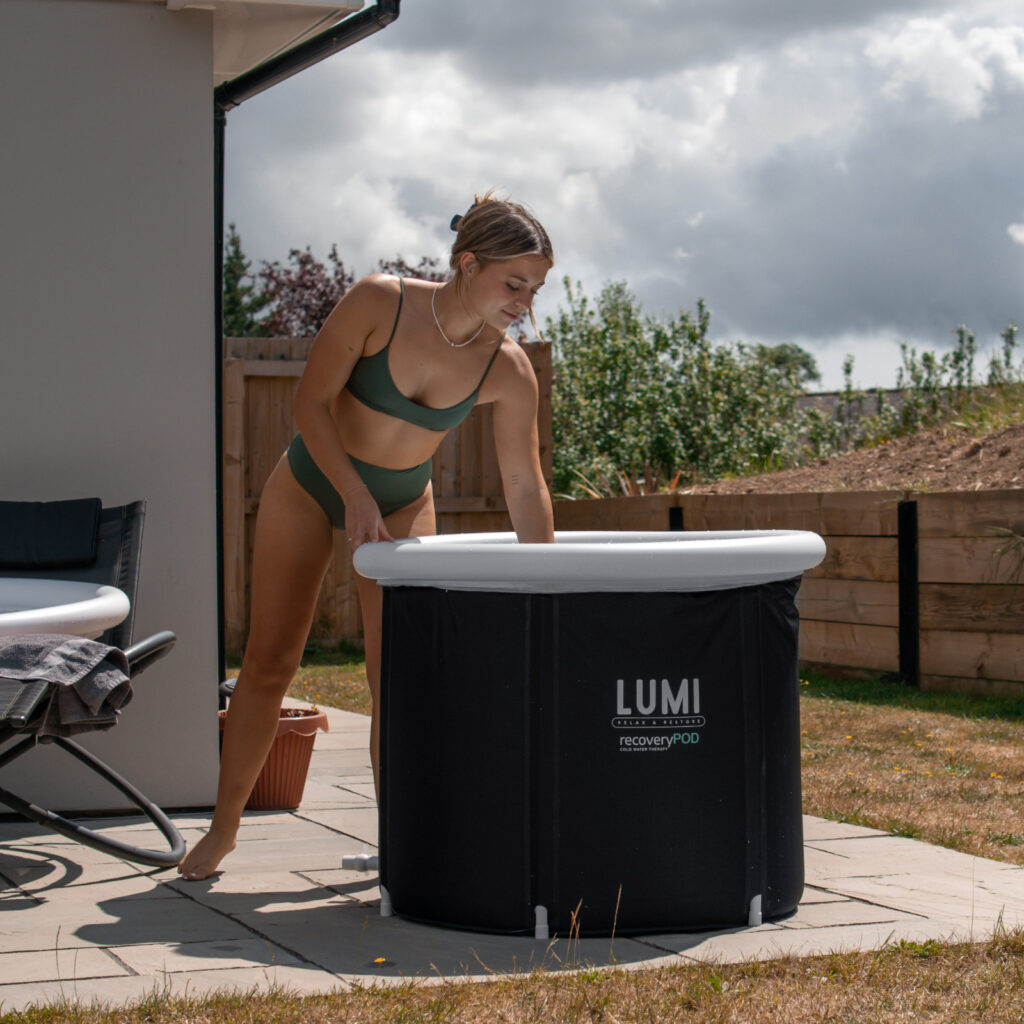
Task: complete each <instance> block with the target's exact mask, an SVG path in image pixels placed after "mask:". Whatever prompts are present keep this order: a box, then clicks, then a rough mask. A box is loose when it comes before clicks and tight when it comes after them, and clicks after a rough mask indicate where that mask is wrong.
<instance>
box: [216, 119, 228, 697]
mask: <svg viewBox="0 0 1024 1024" xmlns="http://www.w3.org/2000/svg"><path fill="white" fill-rule="evenodd" d="M226 127H227V114H225V112H224V111H223V110H222V109H221V108H220V107H218V106H217V105H216V104H214V108H213V258H214V272H213V323H214V327H213V337H214V346H213V347H214V351H215V353H216V354H215V356H214V360H213V382H214V385H213V394H214V402H213V417H214V418H213V423H214V427H213V432H214V445H215V447H214V451H216V453H217V458H216V460H215V462H216V465H215V473H216V477H215V479H216V488H217V682H218V684H219V683H220V681H221V680H222V679H224V677H225V676H226V675H227V657H226V652H225V649H224V628H225V612H224V135H225V129H226ZM224 704H225V701H224V698H223V697H222V698H221V699H220V705H221V707H223V706H224Z"/></svg>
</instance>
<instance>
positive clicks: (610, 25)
mask: <svg viewBox="0 0 1024 1024" xmlns="http://www.w3.org/2000/svg"><path fill="white" fill-rule="evenodd" d="M227 140H228V141H227V183H226V215H227V218H228V220H229V221H233V222H234V223H235V224H236V225H237V227H238V230H239V232H240V234H241V236H242V243H243V247H244V249H245V251H246V254H247V255H248V256H249V257H250V258H251V259H252V260H253V263H254V265H258V263H259V261H260V260H263V259H269V260H277V259H279V260H284V259H285V258H286V256H287V253H288V250H289V249H291V248H304V247H306V246H307V245H308V246H310V247H311V248H312V250H313V252H314V253H315V254H317V255H318V256H319V257H321V258H324V257H326V254H327V252H328V250H329V248H330V246H331V245H332V244H333V243H337V246H338V250H339V252H340V254H341V255H342V258H343V259H344V260H345V262H346V264H348V265H349V266H350V267H351V268H352V269H353V270H354V271H355V272H356V273H357V275H358V274H363V273H366V272H368V271H369V270H370V269H372V267H373V266H374V264H375V263H376V261H377V259H378V258H380V257H390V256H393V255H395V254H402V255H403V256H405V257H406V258H408V259H410V260H412V261H415V260H418V258H419V257H420V256H421V255H430V256H446V254H447V249H448V247H449V246H450V244H451V240H452V237H453V236H452V234H451V232H450V231H449V229H448V222H449V220H450V219H451V216H452V214H453V213H456V212H461V211H463V210H464V209H465V208H466V206H467V205H468V204H469V202H470V200H471V198H472V195H473V193H474V192H481V191H485V190H487V189H488V188H491V187H494V186H497V187H498V188H499V189H501V190H502V191H503V192H504V193H505V194H507V195H510V196H511V197H512V198H514V199H517V200H519V201H521V202H524V203H526V204H527V205H528V206H529V207H530V208H531V209H532V210H533V211H534V212H535V213H536V214H537V215H538V217H539V218H540V219H541V221H542V222H543V223H544V225H545V226H546V227H547V229H548V232H549V234H550V235H551V238H552V242H553V244H554V247H555V254H556V259H557V265H556V267H555V269H554V271H553V272H552V273H551V275H549V283H548V285H547V286H546V288H545V290H544V292H543V293H542V298H541V300H540V301H539V303H538V313H539V314H540V318H541V320H542V322H543V317H544V316H545V315H550V314H553V313H554V312H555V310H556V309H557V307H558V305H559V304H560V303H561V302H562V301H563V292H562V286H561V278H562V277H563V276H568V277H570V278H571V279H572V280H574V281H576V280H578V281H580V282H582V284H583V286H584V288H585V289H587V290H588V291H590V292H591V293H596V291H597V290H598V289H599V288H600V286H601V285H602V284H603V283H604V282H605V281H608V280H625V281H627V282H628V283H629V285H630V286H631V287H632V288H633V290H634V291H635V292H636V294H637V295H638V297H639V298H640V300H641V302H642V303H643V306H644V308H645V310H647V311H648V312H651V313H662V312H674V311H676V310H679V309H692V308H693V307H694V305H695V304H696V301H697V299H698V297H703V298H704V299H705V301H706V302H707V304H708V307H709V308H710V310H711V326H712V333H713V335H714V336H715V338H716V339H718V340H721V341H733V340H738V339H742V340H745V341H748V342H755V341H757V342H764V343H769V344H776V343H779V342H788V341H793V342H797V343H798V344H801V345H804V346H805V347H807V348H809V349H810V350H811V351H812V352H813V353H814V354H815V356H816V358H817V359H818V362H819V366H820V367H821V369H822V371H823V374H824V384H825V386H827V387H834V386H838V384H839V383H840V382H841V370H840V367H841V364H842V360H843V357H844V356H845V355H846V354H847V353H851V354H853V355H854V356H855V360H856V361H855V371H854V377H855V380H856V381H857V382H859V383H860V384H861V385H863V386H866V387H867V386H874V385H876V384H882V385H885V384H890V383H892V382H893V381H894V378H895V367H896V365H897V363H898V361H899V342H900V341H901V340H905V341H907V342H909V343H910V344H912V345H916V346H918V347H924V348H933V349H944V348H948V347H949V345H950V344H951V341H952V334H951V332H952V330H953V329H954V328H955V327H956V325H957V324H960V323H967V324H968V325H969V326H970V327H971V328H972V329H973V330H974V331H975V332H976V334H977V336H978V339H979V343H980V345H981V346H982V348H983V349H984V348H987V347H994V346H995V345H996V344H997V342H998V333H999V331H1000V330H1002V328H1004V327H1005V326H1006V324H1007V323H1008V322H1009V321H1011V320H1015V321H1017V322H1024V0H969V2H968V0H961V2H960V3H954V2H945V3H943V2H927V0H858V2H857V3H852V2H844V0H775V2H773V3H766V2H765V0H519V2H514V0H403V2H402V13H401V16H400V18H399V19H398V21H396V22H395V23H394V24H392V25H390V26H389V27H388V28H386V29H384V30H383V31H382V32H379V33H378V34H377V35H375V36H373V37H371V38H370V39H367V40H364V41H362V42H360V43H358V44H356V45H355V46H354V47H352V48H351V49H349V50H345V51H343V52H342V53H340V54H337V55H335V56H334V57H332V58H330V59H329V60H327V61H325V62H323V63H322V64H320V65H318V66H316V67H314V68H311V69H309V70H307V71H304V72H302V73H301V74H300V75H298V76H296V77H295V78H293V79H292V80H290V81H288V82H285V83H283V84H281V85H278V86H276V87H274V88H273V89H271V90H269V91H268V92H266V93H264V94H262V95H260V96H257V97H255V98H253V99H251V100H248V101H246V102H245V103H244V104H243V105H242V106H241V107H239V108H237V109H236V110H234V111H232V112H231V113H230V114H229V115H228V128H227Z"/></svg>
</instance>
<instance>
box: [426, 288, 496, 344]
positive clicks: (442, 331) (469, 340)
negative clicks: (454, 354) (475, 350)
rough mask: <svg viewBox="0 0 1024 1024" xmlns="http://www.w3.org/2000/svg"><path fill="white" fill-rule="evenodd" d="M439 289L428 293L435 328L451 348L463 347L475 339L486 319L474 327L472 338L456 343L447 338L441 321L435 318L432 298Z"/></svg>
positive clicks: (435, 311)
mask: <svg viewBox="0 0 1024 1024" xmlns="http://www.w3.org/2000/svg"><path fill="white" fill-rule="evenodd" d="M440 290H441V289H440V288H435V289H434V290H433V291H432V292H431V293H430V312H431V313H433V314H434V323H435V324H437V329H438V330H439V331H440V332H441V337H442V338H444V340H445V341H447V342H448V344H449V345H451V347H452V348H465V347H466V346H467V345H468V344H469V343H470V342H471V341H476V339H477V337H478V336H479V334H480V332H481V331H482V330H483V329H484V325H485V324H486V323H487V321H486V320H484V321H482V322H481V324H480V326H479V327H478V328H477V329H476V333H475V334H474V335H473V337H472V338H467V339H466V341H460V342H459V343H458V344H457V345H456V344H455V342H454V341H452V339H451V338H449V337H448V335H447V334H445V333H444V328H443V327H442V326H441V321H440V320H438V319H437V307H436V306H435V305H434V300H435V298H436V297H437V293H438V292H439V291H440Z"/></svg>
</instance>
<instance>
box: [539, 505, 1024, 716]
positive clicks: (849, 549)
mask: <svg viewBox="0 0 1024 1024" xmlns="http://www.w3.org/2000/svg"><path fill="white" fill-rule="evenodd" d="M555 524H556V527H557V528H558V529H562V530H594V529H605V530H668V529H671V528H675V529H687V530H738V529H801V530H813V531H814V532H815V533H819V534H821V535H822V536H823V537H824V538H825V542H826V546H827V554H826V556H825V560H824V561H823V562H822V564H821V565H819V566H818V567H816V568H815V569H812V570H810V572H808V573H807V574H806V575H805V577H804V582H803V585H802V586H801V588H800V656H801V659H802V660H804V661H806V662H810V663H818V664H822V665H828V666H841V667H844V668H852V669H869V670H873V671H881V672H893V673H897V672H898V673H901V674H902V675H904V676H905V677H907V678H908V679H910V680H911V681H916V682H918V683H919V685H920V686H921V687H922V688H924V689H936V690H962V691H969V692H976V693H1000V694H1010V695H1015V696H1024V685H1022V684H1024V574H1022V571H1021V565H1020V561H1019V559H1020V557H1021V556H1022V555H1024V540H1022V539H1020V538H1022V537H1024V491H1019V490H1014V491H979V492H970V491H967V492H965V491H948V492H944V493H937V494H912V493H907V492H902V491H871V492H863V493H845V492H838V493H824V494H760V495H755V494H749V495H684V494H671V495H655V496H652V497H647V498H610V499H595V500H588V501H575V502H556V505H555ZM1006 531H1009V532H1010V534H1015V535H1016V536H1017V538H1018V539H1017V540H1014V537H1013V536H1008V535H1007V533H1006ZM1015 551H1016V552H1017V554H1016V557H1015Z"/></svg>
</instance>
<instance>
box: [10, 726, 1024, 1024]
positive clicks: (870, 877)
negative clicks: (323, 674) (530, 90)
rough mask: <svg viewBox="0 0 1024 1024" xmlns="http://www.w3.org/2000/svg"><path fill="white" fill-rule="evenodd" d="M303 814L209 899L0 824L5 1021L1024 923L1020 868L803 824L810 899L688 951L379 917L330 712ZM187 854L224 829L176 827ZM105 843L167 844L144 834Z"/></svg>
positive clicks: (251, 837) (257, 839) (358, 809)
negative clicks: (94, 1008) (162, 997)
mask: <svg viewBox="0 0 1024 1024" xmlns="http://www.w3.org/2000/svg"><path fill="white" fill-rule="evenodd" d="M328 717H329V719H330V722H331V732H330V733H327V734H323V733H321V734H319V736H318V738H317V745H318V746H317V749H316V750H315V751H314V755H313V760H312V763H311V768H310V778H309V781H308V784H307V786H306V794H305V795H304V799H303V804H302V806H301V807H300V808H298V809H297V810H296V811H294V812H280V811H278V812H271V811H262V812H249V813H247V814H246V815H245V818H244V820H243V826H242V829H241V831H240V833H239V841H238V846H237V848H236V850H235V851H234V853H232V854H231V856H230V857H229V858H228V859H227V860H226V861H225V863H224V871H223V873H221V874H219V875H217V876H215V877H214V878H212V879H209V880H206V881H204V882H198V883H188V882H184V881H183V880H181V879H180V878H179V877H178V876H177V875H176V874H175V873H174V872H173V871H172V870H166V871H153V870H152V869H148V868H144V867H141V866H138V865H131V864H126V863H123V862H120V861H117V860H115V859H112V858H110V857H107V856H105V855H103V854H101V853H98V852H96V851H92V850H89V849H87V848H85V847H82V846H80V845H78V844H76V843H74V842H72V841H71V840H65V839H63V838H62V837H59V836H54V835H53V834H52V833H50V832H48V831H46V830H45V829H42V828H40V827H39V826H36V825H33V824H25V823H19V822H13V821H12V822H0V911H2V914H3V921H2V923H0V1007H2V1009H3V1010H4V1011H9V1010H14V1009H19V1008H24V1007H26V1006H28V1005H32V1004H41V1003H45V1002H47V1001H60V1000H62V999H73V1000H74V999H77V1000H79V1001H82V1002H85V1003H88V1002H90V1001H92V1000H100V1001H103V1002H107V1003H121V1002H125V1001H133V1000H137V999H140V998H142V997H144V996H146V995H149V994H151V993H152V992H153V991H154V990H156V991H160V992H163V991H166V992H171V993H185V992H188V993H189V994H192V995H196V994H203V993H207V992H212V991H219V990H233V991H240V992H248V991H252V990H254V989H259V990H266V989H267V988H269V987H270V986H272V985H274V984H278V985H285V986H287V987H289V988H291V989H293V990H295V991H298V992H319V991H329V990H332V989H338V988H341V989H344V988H346V987H349V986H351V985H353V984H386V983H401V982H403V981H405V980H407V979H410V978H419V979H423V980H424V981H429V980H432V979H433V980H436V979H438V978H448V977H451V978H467V977H469V978H481V979H482V978H489V977H493V976H494V975H495V973H497V974H499V975H501V974H512V973H517V972H518V973H522V972H528V971H530V970H532V969H533V968H535V967H539V966H543V967H544V968H545V969H548V970H561V969H573V968H575V967H577V966H580V965H614V966H616V967H619V968H625V969H640V968H646V967H650V966H659V965H666V964H683V963H693V962H709V961H721V962H736V961H742V960H745V959H749V958H768V957H776V956H782V955H791V954H792V955H800V956H803V955H809V954H813V953H829V952H833V951H838V950H858V949H877V948H879V947H881V946H883V945H885V944H886V943H889V942H896V941H899V940H900V939H906V940H908V941H918V942H920V941H925V940H927V939H939V940H941V939H949V938H963V939H974V940H982V939H984V938H987V937H988V936H989V935H991V934H992V932H993V930H994V929H996V928H998V927H1000V926H1002V925H1006V926H1008V927H1009V926H1013V925H1016V924H1020V925H1024V868H1019V867H1016V866H1013V865H1007V864H1001V863H996V862H994V861H987V860H982V859H980V858H976V857H970V856H968V855H966V854H961V853H956V852H955V851H951V850H945V849H941V848H938V847H932V846H928V845H926V844H924V843H920V842H917V841H915V840H910V839H904V838H901V837H896V836H891V835H888V834H886V833H883V832H879V831H877V830H874V829H864V828H860V827H857V826H854V825H845V824H841V823H837V822H830V821H823V820H821V819H815V818H805V819H804V835H805V845H804V862H805V873H806V883H807V884H806V888H805V891H804V896H803V899H802V901H801V904H800V907H799V908H798V910H797V912H796V913H795V914H794V915H793V916H791V917H789V918H788V919H785V920H781V921H776V922H768V923H766V924H764V925H761V926H758V927H756V928H736V929H723V930H719V931H713V932H700V933H683V934H676V935H649V936H631V937H621V936H620V937H616V938H615V939H614V941H612V940H611V939H608V938H584V939H583V940H582V941H579V942H571V941H566V940H565V939H562V938H557V939H554V940H551V941H539V940H535V939H533V938H530V937H528V936H512V937H509V936H499V935H483V934H476V933H469V932H459V931H455V930H451V929H441V928H433V927H429V926H427V925H422V924H418V923H416V922H412V921H407V920H403V919H401V918H397V917H389V918H382V917H381V916H380V913H379V902H380V901H379V889H378V880H377V877H376V875H375V874H369V873H367V874H364V873H359V872H353V871H345V870H343V869H342V868H341V858H342V856H343V855H344V854H346V853H372V852H375V843H376V836H377V821H376V807H375V804H374V801H373V778H372V774H371V772H370V767H369V758H368V755H367V742H368V727H369V722H368V720H367V719H366V718H363V717H361V716H358V715H350V714H346V713H345V712H339V711H333V710H328ZM172 817H173V818H174V819H175V822H176V824H177V825H178V827H179V828H181V829H182V831H183V834H184V835H185V836H186V838H187V839H188V841H190V842H194V841H195V840H196V839H197V838H198V837H199V836H200V835H201V834H202V831H203V830H204V829H205V828H206V827H208V825H209V821H210V814H209V812H202V811H199V812H197V811H195V810H190V811H186V812H183V813H181V814H175V815H172ZM97 824H99V825H101V826H102V827H103V828H104V830H106V831H110V832H113V833H114V834H117V835H119V836H124V837H129V838H130V839H131V841H132V842H135V843H140V844H143V845H154V846H160V845H162V842H163V841H162V838H161V837H160V836H159V834H158V833H157V832H156V830H155V829H153V828H152V826H151V825H150V824H149V823H148V822H146V821H145V820H144V819H137V818H136V819H132V818H111V819H106V820H103V821H100V822H98V823H97Z"/></svg>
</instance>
